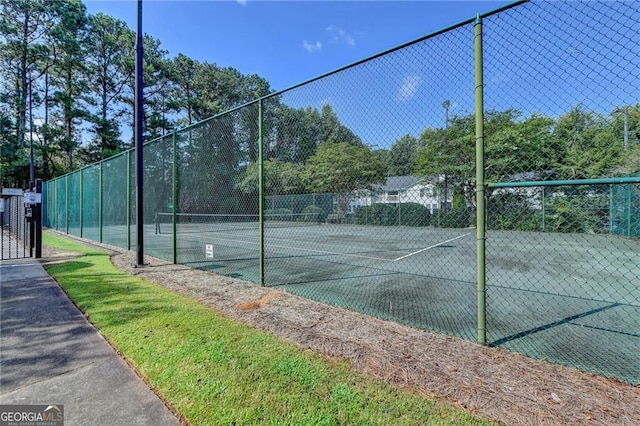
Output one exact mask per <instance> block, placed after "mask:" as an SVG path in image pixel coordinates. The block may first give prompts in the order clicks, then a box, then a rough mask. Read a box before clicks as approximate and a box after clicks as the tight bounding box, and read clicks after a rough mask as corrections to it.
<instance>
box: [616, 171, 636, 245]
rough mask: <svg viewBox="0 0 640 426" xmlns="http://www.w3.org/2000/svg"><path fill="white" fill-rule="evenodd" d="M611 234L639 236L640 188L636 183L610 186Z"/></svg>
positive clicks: (630, 236)
mask: <svg viewBox="0 0 640 426" xmlns="http://www.w3.org/2000/svg"><path fill="white" fill-rule="evenodd" d="M610 208H611V212H610V216H611V225H610V230H611V233H612V234H615V235H620V236H624V237H629V238H640V189H639V188H638V185H630V184H629V185H616V186H615V187H612V188H611V203H610Z"/></svg>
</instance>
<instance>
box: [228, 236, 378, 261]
mask: <svg viewBox="0 0 640 426" xmlns="http://www.w3.org/2000/svg"><path fill="white" fill-rule="evenodd" d="M216 241H233V242H236V243H237V242H242V243H246V244H251V245H256V244H258V243H256V242H253V241H242V240H235V239H230V238H216ZM269 246H270V247H276V248H282V249H287V250H302V251H311V252H314V253H322V254H328V255H331V256H349V257H357V258H360V259H370V260H384V261H386V262H389V259H384V258H382V257H373V256H362V255H359V254H350V253H339V252H334V251H326V250H316V249H308V248H303V247H291V246H281V245H276V244H269Z"/></svg>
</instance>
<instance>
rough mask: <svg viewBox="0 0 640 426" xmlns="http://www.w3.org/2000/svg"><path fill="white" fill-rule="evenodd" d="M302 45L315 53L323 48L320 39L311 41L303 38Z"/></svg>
mask: <svg viewBox="0 0 640 426" xmlns="http://www.w3.org/2000/svg"><path fill="white" fill-rule="evenodd" d="M302 47H304V49H305V50H306V51H307V52H309V53H315V52H320V51H321V50H322V43H320V42H319V41H316V42H315V43H310V42H308V41H307V40H302Z"/></svg>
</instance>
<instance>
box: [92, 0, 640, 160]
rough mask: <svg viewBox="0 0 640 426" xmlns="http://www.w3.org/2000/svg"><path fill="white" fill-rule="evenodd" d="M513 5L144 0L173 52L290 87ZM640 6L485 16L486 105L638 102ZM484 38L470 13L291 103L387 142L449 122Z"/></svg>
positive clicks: (463, 104)
mask: <svg viewBox="0 0 640 426" xmlns="http://www.w3.org/2000/svg"><path fill="white" fill-rule="evenodd" d="M511 3H513V2H512V1H320V0H318V1H260V0H246V1H245V0H241V1H235V0H228V1H166V0H145V2H144V10H143V24H144V30H145V32H146V33H148V34H150V35H152V36H153V37H155V38H157V39H159V40H160V41H161V43H162V47H163V48H164V49H166V50H168V51H169V56H175V55H177V54H178V53H183V54H185V55H187V56H189V57H191V58H194V59H197V60H200V61H207V62H213V63H216V64H218V65H219V66H222V67H227V66H230V67H234V68H236V69H238V70H239V71H240V72H241V73H243V74H254V73H255V74H258V75H260V76H262V77H264V78H265V79H267V80H268V81H269V82H270V84H271V88H272V89H273V90H278V91H279V90H283V89H287V88H289V87H291V86H293V85H296V84H298V83H302V82H304V81H307V80H309V79H312V78H314V77H317V76H320V75H323V74H325V73H328V72H330V71H333V70H335V69H337V68H341V67H344V66H346V65H349V64H352V63H354V62H357V61H360V60H362V59H364V58H367V57H369V56H372V55H375V54H377V53H380V52H382V51H385V50H388V49H390V48H393V47H396V46H398V45H400V44H404V43H406V42H409V41H412V40H415V39H417V38H420V37H422V36H425V35H428V34H432V33H434V32H436V31H438V30H441V29H444V28H447V27H451V26H453V25H455V24H458V23H460V22H462V21H465V20H468V19H470V18H473V17H475V16H476V15H477V14H484V13H487V12H490V11H493V10H495V9H496V8H499V7H502V6H506V5H508V4H511ZM86 4H87V8H88V11H89V13H92V14H95V13H97V12H103V13H106V14H108V15H111V16H114V17H116V18H119V19H122V20H124V21H125V22H127V23H128V24H129V27H130V28H132V29H135V27H136V10H137V7H136V1H134V0H120V1H91V0H90V1H86ZM635 5H637V3H633V2H577V1H576V2H566V3H565V2H563V3H559V2H534V3H527V4H525V5H523V6H519V7H516V8H512V9H509V10H508V11H507V12H504V13H501V14H498V15H493V16H490V17H487V18H485V19H484V21H483V24H484V25H483V34H484V36H483V38H484V49H483V50H484V56H485V65H484V70H485V71H484V74H485V81H484V90H485V109H490V110H499V111H504V110H507V109H509V108H514V109H516V110H518V111H520V112H521V113H522V117H528V116H530V115H531V114H534V113H542V114H545V115H548V116H551V117H558V116H560V115H562V114H563V113H565V112H568V111H569V110H570V109H571V108H572V107H575V106H576V105H582V106H583V107H585V108H586V109H589V110H592V111H595V112H598V113H600V114H605V115H607V116H609V115H610V112H611V111H612V110H614V109H615V108H616V107H617V106H619V105H634V104H635V103H636V102H637V99H638V87H639V86H638V85H637V76H636V74H634V73H633V70H637V69H638V68H639V67H640V21H639V20H638V19H637V16H638V14H639V13H640V10H639V9H638V8H637V7H636V6H635ZM585 23H587V24H585ZM473 40H474V36H473V25H472V24H468V25H465V26H463V27H459V28H456V29H455V30H453V31H448V32H446V33H443V34H440V35H438V36H437V37H432V38H429V39H428V40H425V41H423V42H421V43H418V44H413V45H411V46H409V47H407V48H405V49H402V50H399V51H395V52H393V53H391V54H389V55H386V56H384V57H379V58H377V59H376V60H373V61H369V62H366V63H363V64H360V65H358V66H357V67H352V68H349V69H347V70H345V71H343V72H340V73H337V74H333V75H331V76H329V77H326V78H323V79H320V80H317V81H315V82H313V83H310V84H306V85H304V86H301V87H298V88H296V89H294V90H290V91H286V92H285V93H284V94H282V95H281V96H280V102H282V103H284V104H286V105H289V106H291V107H294V108H306V107H313V108H316V109H321V108H322V106H323V105H326V104H329V105H331V107H332V108H333V110H334V111H335V112H336V114H337V115H338V118H339V119H340V121H341V122H342V123H343V124H345V125H346V126H348V127H349V128H350V129H351V130H353V131H354V132H355V133H356V134H357V135H358V136H359V137H360V138H361V139H362V140H363V142H365V143H366V144H368V145H370V146H372V147H384V148H388V147H390V146H391V145H392V144H393V143H394V142H395V141H396V140H397V139H399V138H400V137H402V136H403V135H405V134H410V135H413V136H415V137H418V136H419V135H420V134H421V132H422V131H423V130H424V129H425V128H428V127H440V128H442V127H444V125H445V116H446V112H448V113H449V117H453V116H465V115H468V114H471V113H473V110H474V90H475V86H474V71H473V66H474V60H473V55H474V51H473V50H474V47H473ZM445 101H447V102H445ZM445 104H447V105H449V107H448V108H447V109H446V112H445V108H444V105H445Z"/></svg>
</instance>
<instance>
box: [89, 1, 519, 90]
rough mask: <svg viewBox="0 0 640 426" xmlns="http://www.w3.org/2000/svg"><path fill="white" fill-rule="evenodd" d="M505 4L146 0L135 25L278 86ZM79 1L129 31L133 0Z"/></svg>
mask: <svg viewBox="0 0 640 426" xmlns="http://www.w3.org/2000/svg"><path fill="white" fill-rule="evenodd" d="M509 3H511V1H479V0H476V1H260V0H246V1H234V0H228V1H220V0H218V1H167V0H146V1H144V3H143V27H144V31H145V32H146V33H148V34H150V35H152V36H153V37H155V38H157V39H159V40H160V41H161V42H162V47H163V48H164V49H166V50H168V51H169V55H170V56H175V55H177V54H178V53H183V54H185V55H187V56H189V57H191V58H194V59H197V60H200V61H208V62H214V63H216V64H218V65H220V66H225V67H226V66H231V67H234V68H236V69H238V70H239V71H240V72H242V73H243V74H253V73H255V74H258V75H260V76H262V77H264V78H266V79H267V80H268V81H269V82H270V83H271V86H272V88H273V89H275V90H282V89H286V88H287V87H290V86H292V85H294V84H297V83H300V82H302V81H305V80H308V79H310V78H313V77H316V76H318V75H321V74H324V73H326V72H329V71H332V70H334V69H336V68H339V67H342V66H345V65H348V64H350V63H353V62H355V61H358V60H360V59H363V58H365V57H368V56H371V55H374V54H377V53H379V52H381V51H383V50H387V49H389V48H392V47H395V46H397V45H399V44H402V43H405V42H407V41H410V40H413V39H416V38H418V37H421V36H423V35H426V34H429V33H431V32H434V31H436V30H439V29H442V28H444V27H448V26H450V25H453V24H456V23H458V22H460V21H463V20H466V19H468V18H471V17H473V16H475V15H476V14H478V13H484V12H488V11H490V10H493V9H495V8H497V7H500V6H502V5H506V4H509ZM85 4H86V6H87V9H88V11H89V13H91V14H96V13H98V12H103V13H105V14H108V15H111V16H114V17H116V18H119V19H122V20H123V21H125V22H127V23H128V24H129V27H130V28H131V29H133V30H135V28H136V11H137V6H136V2H135V1H132V0H112V1H94V0H89V1H87V0H85Z"/></svg>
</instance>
